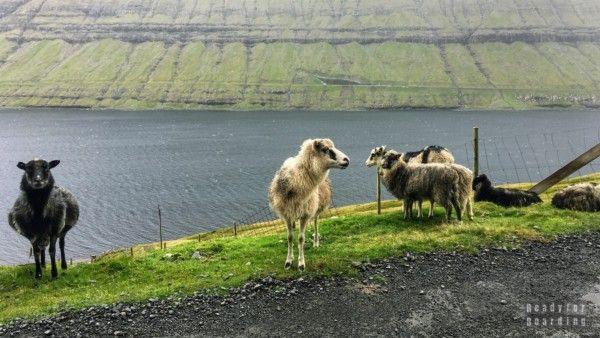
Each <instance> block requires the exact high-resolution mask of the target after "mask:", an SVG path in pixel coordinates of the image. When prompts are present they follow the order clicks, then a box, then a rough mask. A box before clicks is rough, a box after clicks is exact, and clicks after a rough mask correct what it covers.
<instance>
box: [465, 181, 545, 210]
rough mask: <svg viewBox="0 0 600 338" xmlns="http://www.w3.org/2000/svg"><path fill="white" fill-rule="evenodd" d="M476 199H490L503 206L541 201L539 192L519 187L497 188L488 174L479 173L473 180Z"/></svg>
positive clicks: (477, 200) (515, 205)
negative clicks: (493, 185)
mask: <svg viewBox="0 0 600 338" xmlns="http://www.w3.org/2000/svg"><path fill="white" fill-rule="evenodd" d="M473 190H474V191H475V201H476V202H479V201H488V202H492V203H494V204H497V205H500V206H503V207H526V206H529V205H531V204H534V203H541V202H542V200H541V199H540V197H539V196H538V194H536V193H534V192H531V191H523V190H519V189H507V188H495V187H492V183H491V182H490V180H489V179H488V178H487V176H486V175H479V176H477V177H476V178H475V180H473Z"/></svg>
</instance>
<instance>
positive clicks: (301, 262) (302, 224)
mask: <svg viewBox="0 0 600 338" xmlns="http://www.w3.org/2000/svg"><path fill="white" fill-rule="evenodd" d="M307 223H308V218H303V219H300V230H299V231H298V270H300V271H304V268H305V264H304V230H306V224H307Z"/></svg>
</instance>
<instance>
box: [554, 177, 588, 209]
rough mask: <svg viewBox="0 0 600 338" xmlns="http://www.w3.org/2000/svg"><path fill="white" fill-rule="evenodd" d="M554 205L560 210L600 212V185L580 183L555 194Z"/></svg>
mask: <svg viewBox="0 0 600 338" xmlns="http://www.w3.org/2000/svg"><path fill="white" fill-rule="evenodd" d="M552 205H553V206H554V207H555V208H559V209H569V210H577V211H589V212H597V211H600V185H598V184H597V183H580V184H575V185H571V186H568V187H566V188H564V189H562V190H561V191H559V192H557V193H556V194H554V196H553V197H552Z"/></svg>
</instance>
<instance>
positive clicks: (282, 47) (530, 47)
mask: <svg viewBox="0 0 600 338" xmlns="http://www.w3.org/2000/svg"><path fill="white" fill-rule="evenodd" d="M10 49H11V43H10V42H9V41H7V40H5V39H0V58H2V55H5V57H6V61H5V62H4V63H3V64H1V65H0V105H3V106H90V107H119V108H169V107H170V108H199V109H215V108H233V109H290V108H312V109H364V108H403V107H433V108H435V107H437V108H452V107H459V106H462V107H465V108H530V107H534V106H539V105H552V104H553V102H551V101H549V102H546V101H543V100H542V101H543V102H539V100H538V101H535V100H528V99H524V97H542V98H550V97H552V96H558V97H563V98H567V97H571V101H569V102H566V104H567V105H574V106H578V105H582V104H584V103H585V102H584V101H583V100H584V99H590V98H591V97H593V96H594V95H595V94H597V92H598V88H599V86H600V61H598V60H600V44H594V43H588V42H585V43H583V42H582V43H577V44H575V45H571V44H569V45H567V44H561V43H538V44H526V43H522V42H516V43H511V44H507V43H482V44H473V45H469V46H465V45H462V44H446V45H444V46H443V48H440V47H438V46H436V45H432V44H420V43H399V42H383V43H376V44H366V45H363V44H358V43H348V44H341V45H332V44H329V43H324V42H323V43H314V44H295V43H268V44H266V43H261V44H257V45H255V46H245V45H244V44H242V43H239V42H232V43H226V44H211V43H202V42H193V43H189V44H185V45H180V44H172V45H167V44H165V43H163V42H145V43H141V44H132V43H127V42H123V41H117V40H112V39H106V40H100V41H94V42H89V43H85V44H70V43H67V42H65V41H62V40H45V41H38V42H29V43H26V44H24V45H22V46H21V47H20V48H17V49H16V51H13V52H12V53H11V52H10ZM442 49H443V50H442ZM574 98H575V99H574ZM549 100H551V99H549ZM588 101H589V100H588ZM563 103H564V102H563ZM587 103H589V104H592V105H594V104H596V103H597V102H595V101H589V102H587Z"/></svg>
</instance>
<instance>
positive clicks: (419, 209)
mask: <svg viewBox="0 0 600 338" xmlns="http://www.w3.org/2000/svg"><path fill="white" fill-rule="evenodd" d="M417 217H419V218H423V201H422V200H419V201H418V202H417Z"/></svg>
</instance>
